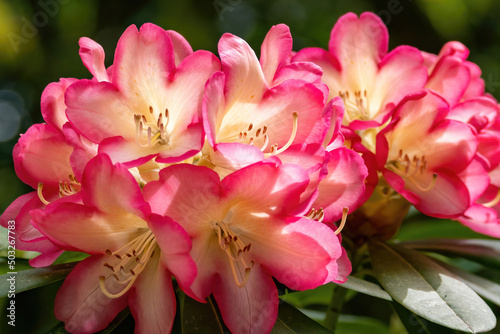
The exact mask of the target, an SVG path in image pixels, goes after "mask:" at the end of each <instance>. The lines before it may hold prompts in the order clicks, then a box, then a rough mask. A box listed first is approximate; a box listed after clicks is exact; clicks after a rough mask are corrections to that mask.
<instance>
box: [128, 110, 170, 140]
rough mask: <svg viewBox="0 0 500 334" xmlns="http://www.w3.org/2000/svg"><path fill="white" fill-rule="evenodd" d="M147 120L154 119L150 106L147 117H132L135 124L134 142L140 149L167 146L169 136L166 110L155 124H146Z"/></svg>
mask: <svg viewBox="0 0 500 334" xmlns="http://www.w3.org/2000/svg"><path fill="white" fill-rule="evenodd" d="M148 119H155V112H154V110H153V107H152V106H149V115H148V117H146V116H145V115H139V114H135V115H134V122H135V142H136V143H137V145H139V146H140V147H154V146H155V145H156V144H160V145H167V144H168V142H169V136H168V134H167V126H168V121H169V115H168V109H167V108H165V114H163V113H160V114H159V115H158V118H157V119H156V122H154V121H153V122H148Z"/></svg>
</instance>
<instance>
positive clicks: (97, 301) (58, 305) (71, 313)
mask: <svg viewBox="0 0 500 334" xmlns="http://www.w3.org/2000/svg"><path fill="white" fill-rule="evenodd" d="M102 261H103V258H102V256H91V257H89V258H87V259H85V260H83V261H82V262H80V263H78V264H77V265H76V267H75V269H73V271H71V273H70V274H69V275H68V277H66V280H65V281H64V283H63V285H62V287H61V288H60V289H59V292H58V293H57V296H56V301H55V315H56V318H57V319H59V320H61V321H63V322H65V324H66V326H65V328H66V330H67V331H69V332H72V333H94V332H98V331H100V330H102V329H104V328H106V327H107V326H108V324H109V323H110V322H111V321H112V320H113V319H114V318H115V317H116V316H117V315H118V313H120V311H121V310H123V309H124V308H125V307H126V306H127V296H126V295H125V296H122V297H120V298H116V299H110V298H108V297H106V296H105V295H104V294H103V293H102V291H101V288H100V287H99V276H108V277H109V276H111V275H110V271H109V269H107V268H105V267H104V266H103V265H102ZM106 270H107V272H106ZM114 282H116V281H115V279H114V278H112V279H107V280H106V283H107V284H108V286H111V287H112V288H115V289H116V288H120V287H121V288H123V287H122V286H121V285H120V284H119V283H114ZM117 285H120V286H119V287H117Z"/></svg>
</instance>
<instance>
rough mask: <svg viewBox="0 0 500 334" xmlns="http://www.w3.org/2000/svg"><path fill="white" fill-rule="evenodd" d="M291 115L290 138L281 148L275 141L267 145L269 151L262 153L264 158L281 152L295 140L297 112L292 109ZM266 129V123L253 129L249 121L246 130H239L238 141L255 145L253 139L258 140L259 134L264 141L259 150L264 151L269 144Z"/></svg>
mask: <svg viewBox="0 0 500 334" xmlns="http://www.w3.org/2000/svg"><path fill="white" fill-rule="evenodd" d="M292 116H293V127H292V133H291V135H290V138H289V139H288V142H287V143H286V144H285V145H284V146H282V147H281V148H278V147H279V145H278V144H277V143H275V144H272V145H271V146H270V147H269V152H267V153H264V154H265V156H266V158H268V157H270V156H272V155H276V154H280V153H283V152H285V151H286V150H287V149H288V148H289V147H290V146H291V145H292V143H293V141H294V140H295V136H296V135H297V126H298V118H299V114H298V113H297V112H296V111H294V112H293V113H292ZM267 130H268V127H267V126H266V125H264V126H263V127H261V128H255V129H254V125H253V123H250V124H249V125H248V128H247V130H245V131H241V132H240V133H239V135H238V140H239V141H240V142H244V143H247V144H249V145H255V141H257V140H259V139H260V138H259V136H261V137H263V138H264V143H263V144H262V146H261V148H260V151H261V152H264V151H265V150H266V148H267V147H268V145H269V135H268V134H267Z"/></svg>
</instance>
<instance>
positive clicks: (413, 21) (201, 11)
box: [0, 0, 500, 333]
mask: <svg viewBox="0 0 500 334" xmlns="http://www.w3.org/2000/svg"><path fill="white" fill-rule="evenodd" d="M349 11H352V12H355V13H357V14H360V13H361V12H363V11H372V12H375V13H377V14H378V15H379V16H381V18H382V19H383V21H384V22H385V23H386V25H387V26H388V29H389V33H390V49H393V48H394V47H396V46H398V45H401V44H409V45H412V46H415V47H418V48H419V49H421V50H424V51H427V52H432V53H438V52H439V50H440V48H441V46H442V45H443V44H444V43H446V42H447V41H450V40H458V41H460V42H462V43H464V44H465V45H466V46H468V47H469V49H470V51H471V54H470V57H469V59H470V60H471V61H473V62H475V63H477V64H478V65H479V66H480V67H481V68H482V71H483V79H484V80H485V82H486V90H487V91H488V92H490V93H491V94H493V95H494V96H495V97H496V98H497V99H498V98H500V42H499V41H500V16H499V15H500V1H496V0H450V1H446V0H376V1H363V0H351V1H343V0H308V1H298V0H208V1H195V0H182V1H181V0H177V1H170V0H168V1H164V0H163V1H162V0H151V1H147V0H144V1H97V0H15V1H14V0H0V212H3V211H4V210H5V208H6V207H7V206H8V205H9V204H10V203H11V202H12V201H13V200H14V199H15V198H16V197H18V196H19V195H21V194H24V193H26V192H28V191H31V189H30V188H29V187H27V186H26V185H24V184H23V183H22V182H20V181H19V180H18V179H17V177H16V175H15V172H14V168H13V162H12V148H13V147H14V145H15V143H16V141H17V138H18V135H19V134H20V133H23V132H25V131H26V129H27V128H28V127H29V126H30V125H31V124H33V123H39V122H42V121H43V120H42V117H41V114H40V107H39V103H40V96H41V93H42V91H43V89H44V88H45V86H47V84H49V83H50V82H54V81H58V80H59V78H61V77H74V78H90V74H89V73H88V71H87V70H86V68H85V67H84V66H83V65H82V63H81V61H80V58H79V55H78V48H79V47H78V39H79V38H80V37H82V36H86V37H90V38H92V39H94V40H95V41H97V42H98V43H100V44H101V45H102V46H103V47H104V50H105V51H106V65H107V66H109V65H110V64H111V63H112V61H113V52H114V49H115V46H116V42H117V41H118V39H119V37H120V35H121V34H122V33H123V31H124V30H125V29H126V28H127V27H128V26H129V25H131V24H136V25H138V26H140V25H141V24H143V23H145V22H152V23H155V24H157V25H160V26H161V27H163V28H165V29H172V30H176V31H178V32H179V33H181V34H182V35H183V36H184V37H185V38H186V39H187V40H188V41H189V42H190V43H191V45H192V47H193V49H195V50H196V49H206V50H209V51H212V52H216V51H217V42H218V39H219V38H220V36H221V35H222V34H223V33H225V32H231V33H234V34H236V35H238V36H240V37H242V38H244V39H246V40H247V41H248V43H249V44H250V45H251V46H252V47H253V48H254V49H255V51H256V52H257V53H259V52H260V44H261V43H262V40H263V38H264V36H265V34H266V33H267V31H268V30H269V28H270V27H271V26H272V25H275V24H278V23H285V24H287V25H288V26H290V28H291V32H292V36H293V38H294V49H295V50H299V49H301V48H304V47H311V46H316V47H322V48H327V44H328V39H329V36H330V30H331V28H332V27H333V25H334V23H335V22H336V20H337V19H338V18H339V17H340V16H341V15H343V14H344V13H346V12H349ZM2 239H6V238H2ZM5 241H6V240H1V241H0V248H5V247H4V245H5ZM19 265H22V264H21V263H20V264H19ZM40 290H43V291H41V292H36V291H38V290H36V291H30V292H26V293H23V294H20V295H19V303H18V305H21V304H24V305H26V306H25V308H26V310H25V311H24V312H25V313H24V316H23V315H22V312H23V311H22V310H19V312H20V315H19V318H18V320H19V321H20V323H19V324H18V326H20V327H17V331H16V332H17V333H31V332H33V330H34V329H33V328H37V331H36V332H40V333H45V332H46V331H47V330H48V329H50V328H52V327H53V326H54V325H55V324H56V323H57V321H56V320H55V318H54V317H53V297H50V298H47V297H46V296H53V295H54V293H55V291H56V290H57V284H56V285H54V284H53V285H51V286H49V287H47V288H46V289H45V290H44V289H40ZM370 301H373V299H369V300H368V302H370ZM2 303H3V301H2V300H0V306H1V308H2V311H0V314H2V315H3V309H4V305H2ZM375 305H376V304H375ZM33 308H36V310H37V312H36V313H34V312H33ZM375 308H377V306H375ZM27 315H29V316H27ZM4 318H5V317H4V316H2V319H1V320H0V322H1V324H0V332H1V333H3V332H4V331H6V330H8V329H10V328H7V327H6V326H5V325H6V320H5V319H4ZM28 322H29V324H28ZM23 323H24V325H23ZM23 326H24V327H23ZM23 328H24V329H23Z"/></svg>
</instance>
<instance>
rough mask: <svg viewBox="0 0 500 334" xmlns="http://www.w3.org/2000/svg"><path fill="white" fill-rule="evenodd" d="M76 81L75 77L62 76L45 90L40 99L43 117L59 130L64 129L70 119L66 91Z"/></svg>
mask: <svg viewBox="0 0 500 334" xmlns="http://www.w3.org/2000/svg"><path fill="white" fill-rule="evenodd" d="M76 81H77V79H73V78H67V79H66V78H61V79H59V82H52V83H50V84H48V85H47V87H45V89H44V90H43V93H42V98H41V101H40V109H41V111H42V116H43V119H44V120H45V122H47V124H49V125H52V126H53V127H54V128H56V129H58V130H59V131H62V127H63V125H64V123H66V122H67V121H68V118H67V117H66V105H65V103H64V93H65V92H66V89H67V88H68V87H69V86H70V85H71V84H73V83H74V82H76Z"/></svg>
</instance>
